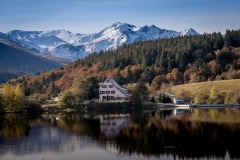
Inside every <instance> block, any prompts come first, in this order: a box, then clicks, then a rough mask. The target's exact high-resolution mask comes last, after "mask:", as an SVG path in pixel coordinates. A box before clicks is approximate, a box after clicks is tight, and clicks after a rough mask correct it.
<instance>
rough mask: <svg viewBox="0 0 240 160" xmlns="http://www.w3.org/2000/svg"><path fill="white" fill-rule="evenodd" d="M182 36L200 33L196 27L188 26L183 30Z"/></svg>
mask: <svg viewBox="0 0 240 160" xmlns="http://www.w3.org/2000/svg"><path fill="white" fill-rule="evenodd" d="M181 35H182V36H195V35H199V33H198V32H196V31H195V30H194V29H192V28H188V29H185V30H184V31H182V32H181Z"/></svg>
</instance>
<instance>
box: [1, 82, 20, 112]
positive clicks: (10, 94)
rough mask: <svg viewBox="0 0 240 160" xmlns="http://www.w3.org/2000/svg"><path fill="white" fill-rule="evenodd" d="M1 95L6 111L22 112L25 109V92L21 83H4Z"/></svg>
mask: <svg viewBox="0 0 240 160" xmlns="http://www.w3.org/2000/svg"><path fill="white" fill-rule="evenodd" d="M1 97H2V105H3V108H4V111H5V112H22V111H23V110H24V92H23V90H22V89H21V88H20V86H19V85H18V86H13V85H11V84H6V85H4V86H3V92H2V95H1Z"/></svg>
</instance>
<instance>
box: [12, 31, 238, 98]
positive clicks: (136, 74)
mask: <svg viewBox="0 0 240 160" xmlns="http://www.w3.org/2000/svg"><path fill="white" fill-rule="evenodd" d="M239 69H240V30H227V31H226V33H225V35H224V36H223V35H222V34H221V33H220V32H218V33H211V34H207V33H204V34H203V35H198V36H184V37H177V38H170V39H159V40H154V41H144V42H136V43H132V44H129V45H124V46H120V47H118V49H116V50H110V51H101V52H100V53H93V54H91V55H89V56H88V57H86V58H84V59H79V60H76V61H75V62H73V63H71V64H69V65H66V66H64V67H61V68H59V69H55V70H52V71H50V72H46V73H43V74H40V75H36V76H33V77H27V76H25V77H22V78H19V79H18V80H17V82H18V83H20V84H21V85H22V87H23V88H24V91H25V94H27V95H30V94H31V95H32V94H33V93H38V94H45V95H47V96H56V95H58V93H60V92H61V91H64V90H67V89H72V87H74V84H77V82H76V81H84V80H86V79H87V78H90V77H94V78H96V79H97V81H98V82H102V81H103V80H104V79H105V78H106V77H110V76H112V77H114V78H115V80H116V81H117V82H119V83H120V84H121V85H125V86H126V87H128V86H129V85H130V84H134V83H139V82H141V83H144V84H145V86H147V88H148V90H149V92H150V93H154V92H156V91H158V90H160V89H161V88H163V87H165V86H173V85H178V84H184V83H192V82H203V81H215V80H223V79H237V78H240V71H239ZM94 81H95V80H94ZM95 83H96V82H95ZM130 88H131V87H130Z"/></svg>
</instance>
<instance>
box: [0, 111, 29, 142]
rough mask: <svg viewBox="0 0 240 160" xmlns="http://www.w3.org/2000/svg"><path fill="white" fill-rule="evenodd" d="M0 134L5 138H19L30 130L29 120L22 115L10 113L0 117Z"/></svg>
mask: <svg viewBox="0 0 240 160" xmlns="http://www.w3.org/2000/svg"><path fill="white" fill-rule="evenodd" d="M1 122H2V123H0V134H2V136H3V137H4V138H5V139H20V138H22V137H23V136H28V134H29V131H30V128H31V127H30V125H29V121H28V120H27V119H26V118H24V117H23V116H22V115H18V114H10V115H5V116H4V117H1Z"/></svg>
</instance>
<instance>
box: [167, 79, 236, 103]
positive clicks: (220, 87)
mask: <svg viewBox="0 0 240 160" xmlns="http://www.w3.org/2000/svg"><path fill="white" fill-rule="evenodd" d="M171 92H172V93H173V94H174V95H176V96H178V97H181V98H186V99H189V100H191V101H192V102H193V103H194V100H195V101H197V99H198V100H199V101H200V102H203V103H204V99H205V100H207V99H218V100H219V101H220V102H222V103H225V104H231V103H239V102H238V101H239V99H240V94H239V93H240V79H233V80H221V81H208V82H200V83H190V84H183V85H177V86H173V87H171ZM196 98H197V99H196ZM201 99H202V100H203V101H202V100H201ZM221 99H222V101H221ZM216 101H217V100H216ZM216 101H214V100H212V102H216ZM208 102H209V103H211V101H206V102H205V103H208ZM195 103H196V102H195Z"/></svg>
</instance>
